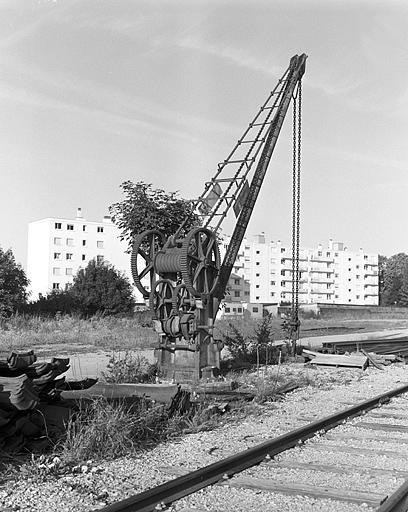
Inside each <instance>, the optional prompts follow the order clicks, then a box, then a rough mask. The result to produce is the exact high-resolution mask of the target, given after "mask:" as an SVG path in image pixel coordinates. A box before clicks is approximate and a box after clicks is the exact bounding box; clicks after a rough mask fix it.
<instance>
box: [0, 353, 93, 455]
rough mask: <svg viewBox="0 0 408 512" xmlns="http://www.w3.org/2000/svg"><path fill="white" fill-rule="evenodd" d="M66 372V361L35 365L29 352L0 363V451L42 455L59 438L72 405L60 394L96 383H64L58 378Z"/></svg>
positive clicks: (33, 356)
mask: <svg viewBox="0 0 408 512" xmlns="http://www.w3.org/2000/svg"><path fill="white" fill-rule="evenodd" d="M68 369H69V359H65V358H58V357H53V358H52V359H51V361H49V362H45V361H44V362H37V356H36V355H35V354H34V352H33V351H32V350H31V351H29V352H26V353H22V354H17V353H15V352H12V353H11V354H10V355H9V357H8V358H7V359H6V360H0V451H2V452H5V453H18V452H22V451H28V452H39V451H43V450H45V449H46V448H48V447H49V446H50V443H51V439H52V438H55V437H59V436H60V435H61V433H62V432H63V431H64V429H65V425H66V423H67V422H68V421H69V418H70V417H71V415H72V412H73V410H74V405H73V404H72V403H69V402H67V401H65V400H62V399H61V393H62V392H63V391H64V390H71V389H84V388H85V387H90V386H92V385H93V384H94V383H95V382H96V380H95V379H85V380H84V381H80V382H67V381H66V380H65V377H64V376H61V375H62V374H63V373H65V372H66V371H67V370H68ZM58 377H59V378H58Z"/></svg>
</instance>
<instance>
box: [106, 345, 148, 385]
mask: <svg viewBox="0 0 408 512" xmlns="http://www.w3.org/2000/svg"><path fill="white" fill-rule="evenodd" d="M107 369H108V371H107V372H102V377H103V379H104V380H105V381H106V382H108V383H110V384H122V383H126V382H127V383H138V382H155V380H156V376H157V374H158V368H157V364H155V363H154V364H152V363H150V362H149V361H148V359H147V358H146V357H144V356H140V355H133V354H131V353H130V352H126V353H125V355H124V357H120V356H119V357H118V356H115V355H113V356H112V357H111V358H110V359H109V363H108V365H107Z"/></svg>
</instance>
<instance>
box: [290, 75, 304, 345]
mask: <svg viewBox="0 0 408 512" xmlns="http://www.w3.org/2000/svg"><path fill="white" fill-rule="evenodd" d="M301 107H302V82H301V80H300V81H299V83H298V88H297V91H296V94H295V95H294V96H293V167H292V302H291V322H290V338H291V341H292V350H293V355H295V353H296V341H297V340H298V338H299V325H300V322H299V248H300V170H301V142H302V109H301Z"/></svg>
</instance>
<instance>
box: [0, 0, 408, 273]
mask: <svg viewBox="0 0 408 512" xmlns="http://www.w3.org/2000/svg"><path fill="white" fill-rule="evenodd" d="M407 26H408V3H407V2H404V1H402V0H401V1H393V0H388V1H384V0H382V1H376V0H367V1H362V0H353V1H351V0H342V1H339V0H301V1H300V0H299V1H296V0H284V1H280V0H252V1H248V0H245V1H243V0H217V1H215V0H213V1H211V0H206V1H203V0H195V1H191V0H188V1H187V0H177V1H176V0H173V1H170V0H146V1H144V0H53V1H51V0H35V1H34V0H0V111H1V116H0V166H1V167H0V168H1V186H0V246H1V247H2V248H3V249H8V248H12V250H13V252H14V255H15V257H16V260H17V261H18V262H20V263H21V264H23V266H25V264H26V251H27V226H28V223H29V222H31V221H35V220H39V219H41V218H45V217H63V218H73V217H74V216H75V213H76V209H77V208H78V207H81V208H82V211H83V214H84V217H85V218H86V219H87V220H93V221H97V220H100V219H102V217H103V215H106V214H107V213H108V207H109V205H111V204H113V203H114V202H117V201H120V200H121V199H123V196H122V192H121V189H120V184H121V183H122V182H124V181H125V180H131V181H134V182H137V181H145V182H147V183H152V184H153V186H154V187H155V188H163V189H165V190H166V191H168V192H172V191H179V193H180V195H181V196H182V197H185V198H188V199H190V198H195V197H198V196H199V195H200V194H201V192H202V190H203V187H204V182H205V181H206V180H208V179H210V178H211V176H213V174H214V173H215V171H216V168H217V163H218V162H219V161H221V160H223V159H224V158H225V157H226V156H227V155H228V154H229V152H230V150H231V149H232V147H233V145H234V143H235V141H236V140H237V139H238V138H239V137H240V135H241V134H242V132H243V131H244V129H245V128H246V126H247V125H248V123H249V121H250V120H251V118H252V117H253V116H254V115H255V113H256V111H257V109H258V108H259V106H260V105H261V104H262V103H263V101H264V100H265V99H266V97H267V95H268V93H269V91H270V90H271V89H273V87H274V86H275V84H276V82H277V80H278V78H279V77H280V76H281V75H282V74H283V72H284V71H285V69H286V68H287V66H288V64H289V60H290V58H291V57H292V56H293V55H295V54H301V53H306V54H307V55H308V59H307V63H306V72H305V75H304V78H303V133H302V217H301V245H302V246H305V247H310V246H315V245H317V244H318V243H323V244H326V243H327V241H328V240H329V239H330V238H331V239H333V240H335V241H343V242H345V244H346V245H347V246H348V247H349V249H351V250H358V249H359V248H360V247H362V248H363V249H364V250H365V251H367V252H374V253H380V254H384V255H387V256H390V255H392V254H395V253H398V252H408V229H407V228H406V219H407V215H406V201H407V197H408V177H407V167H408V144H407V141H408V108H407V107H408V35H407V34H408V32H407V29H406V27H407ZM291 144H292V141H291V120H290V116H288V118H287V119H286V120H285V125H284V128H283V130H282V132H281V135H280V137H279V140H278V143H277V147H276V149H275V152H274V155H273V157H272V161H271V163H270V166H269V169H268V173H267V176H266V178H265V181H264V184H263V187H262V190H261V193H260V195H259V198H258V201H257V203H256V205H255V209H254V212H253V215H252V219H251V222H250V225H249V226H248V230H247V234H248V235H252V234H257V233H259V232H262V231H264V232H265V233H266V234H267V235H269V237H270V238H271V239H272V240H278V239H279V240H282V241H283V242H285V243H289V242H290V239H291V225H290V224H291V168H292V163H291V151H292V150H291Z"/></svg>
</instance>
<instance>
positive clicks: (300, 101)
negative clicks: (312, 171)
mask: <svg viewBox="0 0 408 512" xmlns="http://www.w3.org/2000/svg"><path fill="white" fill-rule="evenodd" d="M298 87H299V88H298V127H297V128H298V133H297V183H296V185H297V190H296V196H297V197H296V290H295V292H296V293H295V301H296V302H295V310H296V311H295V312H296V319H297V321H298V328H297V337H298V338H299V317H298V312H299V279H300V275H299V252H300V169H301V148H302V81H301V80H300V81H299V86H298Z"/></svg>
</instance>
